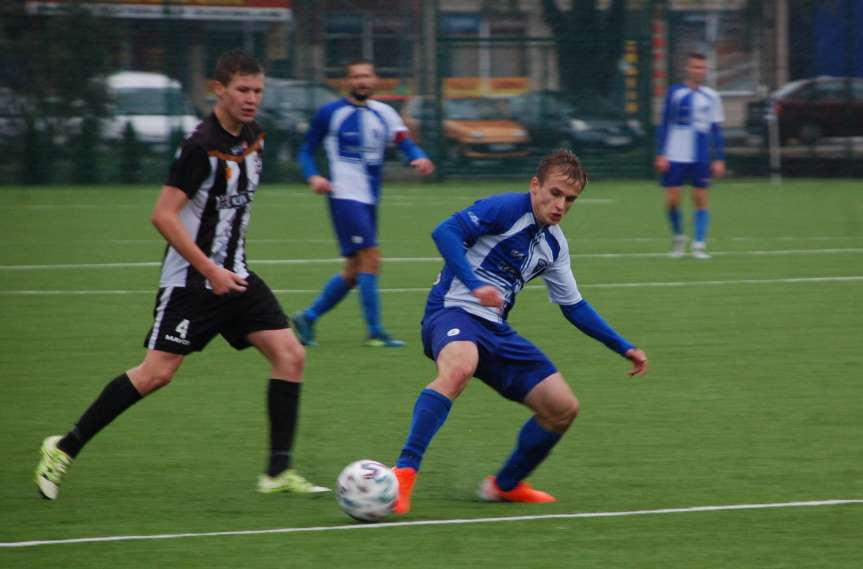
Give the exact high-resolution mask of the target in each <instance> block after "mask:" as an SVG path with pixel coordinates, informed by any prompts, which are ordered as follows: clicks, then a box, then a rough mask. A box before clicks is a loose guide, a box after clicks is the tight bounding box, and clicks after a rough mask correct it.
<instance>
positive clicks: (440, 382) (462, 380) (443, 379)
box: [430, 367, 473, 399]
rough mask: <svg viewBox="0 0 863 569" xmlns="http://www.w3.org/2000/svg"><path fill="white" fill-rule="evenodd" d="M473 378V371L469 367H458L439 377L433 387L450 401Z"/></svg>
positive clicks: (459, 393)
mask: <svg viewBox="0 0 863 569" xmlns="http://www.w3.org/2000/svg"><path fill="white" fill-rule="evenodd" d="M471 377H473V370H472V369H468V368H467V367H463V368H462V367H457V368H454V369H450V370H448V371H447V373H446V374H442V375H439V376H438V377H437V378H436V379H435V380H434V381H433V382H432V383H431V386H430V387H432V388H433V389H434V390H435V391H438V392H440V393H442V394H444V395H446V396H447V397H449V398H450V399H455V398H456V397H458V396H459V395H461V392H462V391H464V389H465V387H467V383H468V381H470V378H471Z"/></svg>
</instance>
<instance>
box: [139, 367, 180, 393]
mask: <svg viewBox="0 0 863 569" xmlns="http://www.w3.org/2000/svg"><path fill="white" fill-rule="evenodd" d="M175 372H176V368H175V367H171V366H154V367H151V368H149V369H147V370H146V371H145V373H144V374H143V376H142V377H140V378H139V380H138V381H137V382H135V387H136V388H137V389H138V391H139V392H140V393H141V395H147V394H148V393H151V392H153V391H156V390H157V389H161V388H163V387H165V386H166V385H168V384H169V383H171V380H172V379H174V373H175Z"/></svg>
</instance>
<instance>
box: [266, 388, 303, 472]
mask: <svg viewBox="0 0 863 569" xmlns="http://www.w3.org/2000/svg"><path fill="white" fill-rule="evenodd" d="M299 403H300V384H299V383H297V382H294V381H282V380H280V379H271V380H270V385H269V387H268V388H267V411H268V412H269V415H270V464H269V466H268V467H267V474H268V475H269V476H276V475H278V474H280V473H281V472H282V471H284V470H285V469H287V468H290V467H291V449H292V448H293V446H294V431H295V430H296V427H297V408H298V407H299Z"/></svg>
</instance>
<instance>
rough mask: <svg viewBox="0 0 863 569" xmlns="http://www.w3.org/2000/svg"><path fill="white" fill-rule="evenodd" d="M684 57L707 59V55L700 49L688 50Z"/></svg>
mask: <svg viewBox="0 0 863 569" xmlns="http://www.w3.org/2000/svg"><path fill="white" fill-rule="evenodd" d="M686 57H687V59H700V60H702V61H705V60H707V56H706V55H704V54H703V53H701V52H700V51H690V52H689V53H688V54H687V56H686Z"/></svg>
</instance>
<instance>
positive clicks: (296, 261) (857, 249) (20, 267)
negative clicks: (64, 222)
mask: <svg viewBox="0 0 863 569" xmlns="http://www.w3.org/2000/svg"><path fill="white" fill-rule="evenodd" d="M857 253H863V248H860V247H853V248H844V249H775V250H763V251H711V252H710V254H711V255H714V256H746V255H753V256H778V255H837V254H839V255H841V254H857ZM667 256H668V253H666V252H663V253H575V254H573V255H570V257H571V258H573V259H618V258H623V257H647V258H649V257H667ZM383 260H384V261H385V262H387V263H440V262H442V261H443V259H441V258H440V257H384V259H383ZM675 261H676V262H679V261H680V260H679V259H675ZM343 262H344V259H343V258H342V257H331V258H327V259H258V260H254V261H251V264H252V265H320V264H331V263H343ZM160 266H162V263H161V262H160V261H140V262H128V263H58V264H52V265H47V264H46V265H0V271H35V270H65V269H72V270H77V269H128V268H148V267H160Z"/></svg>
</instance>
